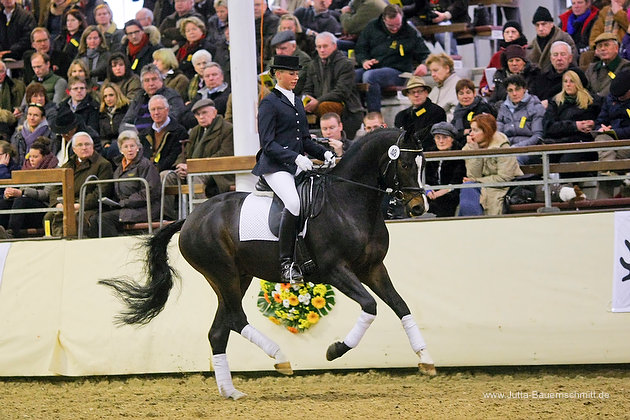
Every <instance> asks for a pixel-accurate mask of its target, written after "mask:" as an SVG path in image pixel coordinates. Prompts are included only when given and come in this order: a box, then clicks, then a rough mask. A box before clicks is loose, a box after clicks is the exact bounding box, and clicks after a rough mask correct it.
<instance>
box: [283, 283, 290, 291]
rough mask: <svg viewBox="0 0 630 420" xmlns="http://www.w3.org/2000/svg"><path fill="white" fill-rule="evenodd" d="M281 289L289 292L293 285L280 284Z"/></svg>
mask: <svg viewBox="0 0 630 420" xmlns="http://www.w3.org/2000/svg"><path fill="white" fill-rule="evenodd" d="M280 287H281V288H282V290H289V289H290V288H291V283H280Z"/></svg>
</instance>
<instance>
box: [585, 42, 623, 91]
mask: <svg viewBox="0 0 630 420" xmlns="http://www.w3.org/2000/svg"><path fill="white" fill-rule="evenodd" d="M594 49H595V55H596V56H597V57H598V58H599V61H596V62H594V63H591V64H590V65H589V66H588V68H587V69H586V78H587V79H588V81H589V83H590V85H591V86H590V88H591V92H593V93H594V94H597V95H599V96H600V97H602V98H605V97H606V96H607V95H608V94H609V93H610V83H611V82H612V80H613V79H615V78H616V77H617V73H620V72H622V71H624V70H627V69H630V61H628V60H626V59H624V58H621V56H620V55H619V42H618V41H617V36H616V35H615V34H613V33H610V32H604V33H602V34H600V35H599V36H598V37H597V38H595V46H594Z"/></svg>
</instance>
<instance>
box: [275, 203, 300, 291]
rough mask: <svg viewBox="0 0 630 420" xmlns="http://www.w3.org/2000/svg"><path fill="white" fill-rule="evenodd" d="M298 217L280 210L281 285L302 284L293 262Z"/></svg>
mask: <svg viewBox="0 0 630 420" xmlns="http://www.w3.org/2000/svg"><path fill="white" fill-rule="evenodd" d="M297 223H298V217H297V216H294V215H293V214H291V212H290V211H289V210H287V209H284V210H282V216H281V217H280V231H279V232H278V249H279V251H280V252H279V254H280V281H281V282H282V283H291V284H303V283H304V278H303V277H302V273H301V272H300V268H299V266H298V265H297V264H295V263H294V262H293V254H294V251H295V238H296V230H297Z"/></svg>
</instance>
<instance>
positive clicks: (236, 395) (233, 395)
mask: <svg viewBox="0 0 630 420" xmlns="http://www.w3.org/2000/svg"><path fill="white" fill-rule="evenodd" d="M246 396H247V394H246V393H244V392H241V391H239V390H238V389H235V390H234V391H233V392H232V393H231V394H230V396H229V397H228V398H231V399H233V400H234V401H236V400H240V399H241V398H243V397H246Z"/></svg>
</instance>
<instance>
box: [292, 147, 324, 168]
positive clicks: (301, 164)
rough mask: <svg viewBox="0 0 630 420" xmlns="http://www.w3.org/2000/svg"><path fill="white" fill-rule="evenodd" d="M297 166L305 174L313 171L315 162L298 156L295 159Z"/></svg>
mask: <svg viewBox="0 0 630 420" xmlns="http://www.w3.org/2000/svg"><path fill="white" fill-rule="evenodd" d="M327 153H330V152H327ZM295 164H296V165H297V166H298V168H300V169H301V170H302V171H304V172H308V171H310V170H311V169H313V162H311V160H310V159H309V158H307V157H306V156H304V155H298V156H297V157H296V158H295Z"/></svg>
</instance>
